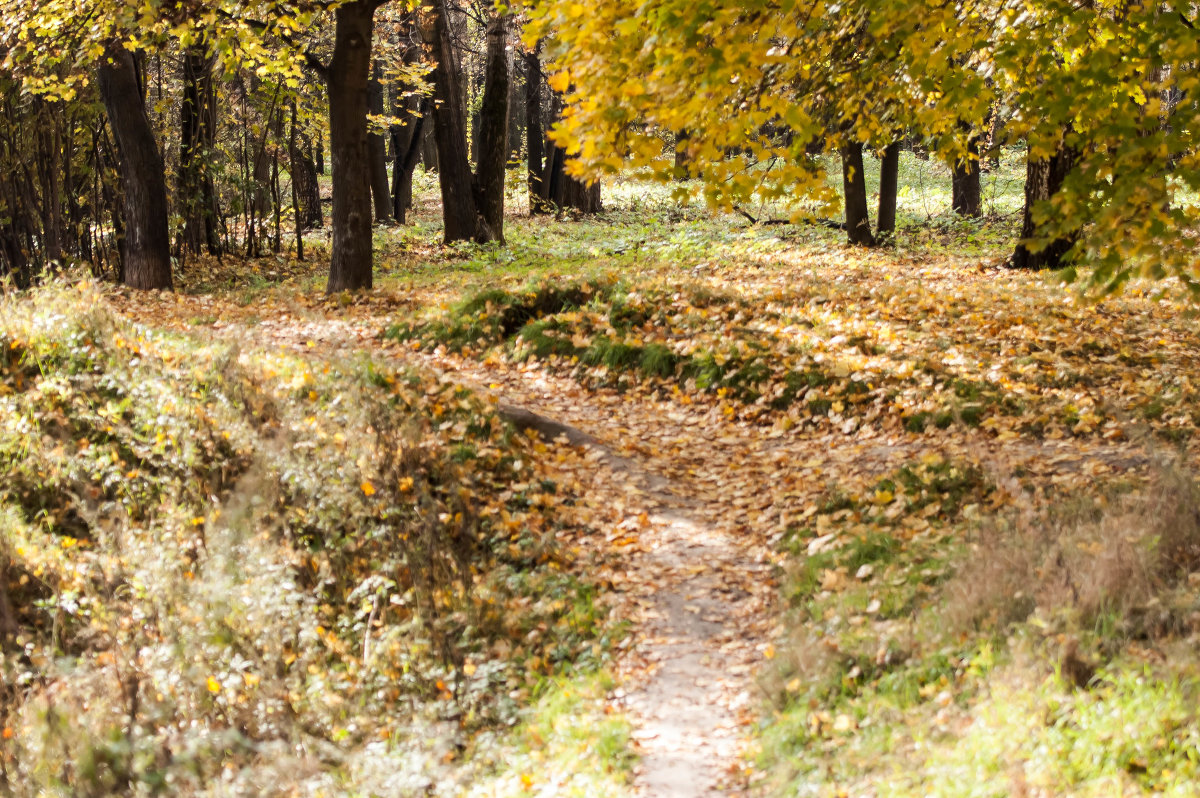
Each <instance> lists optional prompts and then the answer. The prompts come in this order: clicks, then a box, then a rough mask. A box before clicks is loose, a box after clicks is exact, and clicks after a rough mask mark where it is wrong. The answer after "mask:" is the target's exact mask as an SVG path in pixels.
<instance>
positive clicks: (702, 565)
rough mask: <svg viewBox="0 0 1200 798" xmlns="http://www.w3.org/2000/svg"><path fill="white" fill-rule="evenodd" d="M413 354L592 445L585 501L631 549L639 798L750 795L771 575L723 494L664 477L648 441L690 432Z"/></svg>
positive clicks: (560, 384)
mask: <svg viewBox="0 0 1200 798" xmlns="http://www.w3.org/2000/svg"><path fill="white" fill-rule="evenodd" d="M411 357H414V358H415V359H416V360H418V361H419V362H421V363H423V364H424V365H426V366H427V367H430V368H434V369H436V370H438V371H441V372H442V373H446V374H453V375H455V376H456V377H458V378H460V379H463V380H464V381H465V382H468V383H471V384H475V385H484V386H486V389H485V390H490V391H491V392H493V393H494V394H495V395H497V396H498V397H500V398H502V401H503V402H504V403H505V406H506V409H507V408H508V407H514V406H515V407H517V408H523V409H524V411H526V413H528V412H529V409H530V408H536V409H537V410H536V413H537V416H536V417H529V416H528V415H526V416H525V417H524V418H520V419H518V420H519V421H520V422H521V423H522V424H523V425H527V426H538V425H539V422H540V421H543V420H549V421H551V422H552V423H542V424H541V426H543V427H544V431H546V432H548V433H549V434H552V435H553V434H555V433H557V432H560V431H562V432H564V433H569V437H570V438H572V439H574V440H576V441H579V442H585V441H586V444H585V445H587V446H589V447H590V449H591V451H592V456H591V457H590V458H589V459H590V460H591V461H592V462H593V463H594V464H595V468H594V469H593V470H592V471H591V473H590V474H588V475H587V476H588V477H590V479H591V482H592V484H591V485H590V486H588V491H587V492H588V494H589V495H591V496H594V497H597V498H598V499H602V500H603V501H605V502H608V503H609V507H610V508H611V509H613V510H615V512H612V513H610V515H609V518H610V521H611V522H612V526H611V527H610V529H611V530H612V532H610V537H612V536H613V535H617V537H616V543H617V545H618V546H621V547H623V548H624V549H625V550H626V551H627V552H628V557H627V558H626V560H625V563H624V569H623V570H622V571H620V572H616V573H614V574H613V575H612V579H613V582H614V584H613V587H614V589H615V590H616V591H618V593H619V596H620V598H619V602H618V606H617V612H618V614H619V616H620V617H624V618H627V619H629V620H630V621H631V622H632V623H633V637H634V641H635V644H634V645H633V646H631V647H630V649H629V650H628V652H627V654H626V655H625V657H624V658H623V659H622V660H621V662H620V663H619V664H618V668H619V672H620V675H621V676H622V681H623V684H624V685H625V687H624V688H623V689H622V690H618V691H617V692H616V693H614V695H613V697H612V700H613V702H614V704H616V705H617V706H619V708H620V709H622V710H624V711H625V712H626V713H627V714H628V716H629V717H630V718H631V719H632V720H633V722H634V724H635V727H636V729H635V732H634V739H635V740H636V741H637V743H638V747H639V749H640V753H641V757H642V758H641V763H640V765H639V768H638V771H637V782H636V788H637V791H638V794H639V795H644V796H648V797H651V796H652V797H653V798H660V797H661V798H685V797H691V796H710V795H740V794H744V793H745V792H746V789H747V787H746V785H747V769H746V762H745V758H744V756H743V754H744V749H745V742H746V735H745V734H744V726H746V725H748V724H749V723H750V722H751V721H752V720H753V717H754V710H756V709H757V708H758V704H759V702H760V699H761V696H760V695H759V693H758V691H757V689H756V686H755V681H754V675H755V671H756V669H757V667H758V666H759V665H761V664H762V663H763V662H764V652H767V651H769V648H768V643H767V640H768V636H769V628H768V614H767V612H766V610H767V608H768V606H769V604H770V602H771V601H772V600H773V595H774V586H773V582H772V578H771V566H770V563H769V560H768V557H767V556H766V552H767V549H766V548H765V547H764V546H762V545H761V540H760V538H759V536H757V535H755V534H753V532H751V530H749V529H748V528H746V527H745V526H744V525H742V524H739V523H737V519H736V518H730V517H729V515H728V513H727V510H726V508H725V507H722V506H720V505H719V504H717V503H715V502H714V501H712V499H713V497H714V495H716V494H714V493H713V492H712V491H711V490H710V489H708V488H706V487H704V486H702V485H699V484H697V483H696V481H695V480H691V479H687V478H685V477H682V476H675V475H669V474H666V473H664V472H663V469H661V468H660V467H659V463H657V462H656V458H654V457H653V456H651V455H649V454H648V453H647V451H646V450H645V447H644V443H645V442H646V441H649V440H652V439H653V438H652V436H649V435H648V434H647V433H648V430H650V429H652V428H653V429H657V431H658V433H659V434H663V433H672V432H673V433H674V434H676V435H678V436H680V437H686V435H687V434H686V432H685V430H684V429H683V428H679V427H676V426H674V425H675V423H678V422H671V421H669V420H665V419H664V417H663V408H661V407H659V406H657V405H655V404H653V403H648V402H646V401H643V400H637V399H632V398H630V397H622V399H623V401H620V402H617V403H614V402H607V403H604V404H603V405H598V404H596V403H594V402H593V399H594V398H596V397H593V396H583V395H581V389H580V388H579V386H578V385H577V384H575V383H574V382H572V381H569V380H566V379H558V378H552V377H546V376H545V375H539V377H538V378H537V379H529V378H528V377H529V375H528V374H522V373H520V372H513V371H510V370H503V371H495V370H489V369H488V368H487V367H485V366H481V365H479V364H476V363H474V362H468V361H462V360H460V359H458V358H446V357H438V356H433V355H426V354H416V355H411ZM560 425H562V426H565V427H567V428H568V429H563V428H562V426H560ZM697 443H699V444H701V445H703V443H704V441H703V440H700V441H697ZM730 476H731V479H730V484H731V485H732V484H733V482H734V480H733V479H732V477H733V475H732V474H731V475H730Z"/></svg>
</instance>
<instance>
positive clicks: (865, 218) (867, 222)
mask: <svg viewBox="0 0 1200 798" xmlns="http://www.w3.org/2000/svg"><path fill="white" fill-rule="evenodd" d="M842 188H843V191H844V193H845V199H846V237H847V239H848V240H849V242H850V243H851V244H857V245H860V246H864V247H873V246H875V236H873V235H871V217H870V212H869V211H868V210H867V178H866V175H865V174H864V173H863V147H862V144H861V143H860V142H857V141H856V142H853V143H850V144H847V145H845V146H843V147H842Z"/></svg>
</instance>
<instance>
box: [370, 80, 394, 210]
mask: <svg viewBox="0 0 1200 798" xmlns="http://www.w3.org/2000/svg"><path fill="white" fill-rule="evenodd" d="M368 107H369V109H370V112H371V114H373V115H375V116H383V65H382V64H380V63H379V62H378V61H376V62H375V70H374V72H373V73H372V75H371V82H370V87H369V89H368ZM367 152H368V157H369V158H370V159H371V196H372V197H373V198H374V199H375V222H376V223H377V224H384V223H386V222H389V221H391V218H392V198H391V192H390V190H389V187H388V173H387V146H386V141H385V139H384V138H383V133H381V132H378V131H376V130H375V129H374V128H372V129H371V131H370V133H369V135H368V136H367Z"/></svg>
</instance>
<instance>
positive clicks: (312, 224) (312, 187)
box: [288, 100, 325, 232]
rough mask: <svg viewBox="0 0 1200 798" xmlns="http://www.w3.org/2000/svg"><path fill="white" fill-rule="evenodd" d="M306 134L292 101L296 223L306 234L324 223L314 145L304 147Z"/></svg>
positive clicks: (290, 143) (290, 157) (291, 159)
mask: <svg viewBox="0 0 1200 798" xmlns="http://www.w3.org/2000/svg"><path fill="white" fill-rule="evenodd" d="M306 140H307V136H306V134H304V133H303V132H302V131H301V130H299V125H298V121H297V109H296V101H295V100H293V101H292V119H291V135H290V136H289V137H288V168H289V169H290V170H291V173H292V185H293V186H295V194H296V196H295V203H296V208H297V213H298V214H299V216H298V218H297V219H296V224H297V226H298V229H299V230H300V231H301V232H303V231H305V230H312V229H314V228H317V227H320V226H321V225H322V224H324V223H325V218H324V212H323V211H322V210H321V185H320V183H318V182H317V168H316V166H314V165H313V161H312V157H311V155H310V152H311V150H312V146H311V143H308V144H307V145H306V144H305V142H306Z"/></svg>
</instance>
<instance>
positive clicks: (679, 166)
mask: <svg viewBox="0 0 1200 798" xmlns="http://www.w3.org/2000/svg"><path fill="white" fill-rule="evenodd" d="M689 138H691V134H690V133H688V132H687V131H686V130H681V131H679V132H678V133H676V134H675V179H676V180H687V179H688V177H689V175H688V164H689V163H690V162H691V159H690V158H688V139H689Z"/></svg>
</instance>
